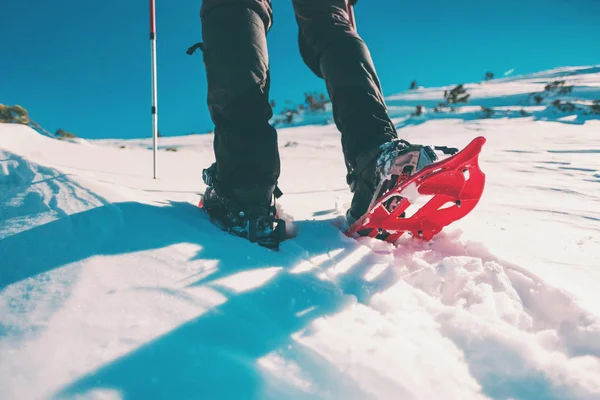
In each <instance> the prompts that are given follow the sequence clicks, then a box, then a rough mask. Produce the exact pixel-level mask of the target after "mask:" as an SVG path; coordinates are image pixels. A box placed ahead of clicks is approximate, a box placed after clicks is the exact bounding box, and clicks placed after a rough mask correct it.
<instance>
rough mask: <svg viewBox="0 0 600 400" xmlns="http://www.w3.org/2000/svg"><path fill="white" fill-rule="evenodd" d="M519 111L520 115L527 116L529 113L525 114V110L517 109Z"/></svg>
mask: <svg viewBox="0 0 600 400" xmlns="http://www.w3.org/2000/svg"><path fill="white" fill-rule="evenodd" d="M519 113H520V114H521V117H527V116H529V114H527V111H525V110H523V109H521V111H519Z"/></svg>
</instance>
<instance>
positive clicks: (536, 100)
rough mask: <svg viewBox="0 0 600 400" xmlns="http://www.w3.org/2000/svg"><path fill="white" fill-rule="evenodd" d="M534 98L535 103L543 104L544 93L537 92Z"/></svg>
mask: <svg viewBox="0 0 600 400" xmlns="http://www.w3.org/2000/svg"><path fill="white" fill-rule="evenodd" d="M533 100H534V101H535V104H541V103H542V101H543V100H544V98H543V97H542V95H539V94H536V95H535V96H533Z"/></svg>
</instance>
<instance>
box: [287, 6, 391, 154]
mask: <svg viewBox="0 0 600 400" xmlns="http://www.w3.org/2000/svg"><path fill="white" fill-rule="evenodd" d="M293 1H294V10H295V13H296V19H297V22H298V27H299V42H300V43H299V44H300V52H301V54H302V57H303V59H304V61H305V63H306V64H307V65H308V66H309V68H310V69H311V70H312V71H313V72H314V73H315V74H317V75H318V76H320V77H321V78H323V79H325V83H326V85H327V91H328V93H329V97H330V99H331V102H332V106H333V115H334V120H335V123H336V126H337V127H338V129H339V130H340V132H341V133H342V147H343V150H344V155H345V157H346V162H347V163H349V164H350V165H354V163H355V159H356V156H357V155H358V154H359V153H361V152H362V151H364V150H368V149H372V148H374V147H376V146H378V145H380V144H382V143H386V142H389V141H390V140H391V139H394V138H396V137H397V133H396V129H395V127H394V124H393V123H392V122H391V121H390V118H389V117H388V115H387V108H386V106H385V102H384V99H383V94H382V90H381V86H380V83H379V80H378V78H377V73H376V72H375V67H374V66H373V61H372V60H371V56H370V54H369V50H368V49H367V46H366V45H365V43H364V42H363V41H362V39H361V38H360V37H359V36H358V34H357V33H356V32H355V31H354V30H353V28H352V25H351V24H350V21H349V18H348V14H347V11H346V2H345V0H293Z"/></svg>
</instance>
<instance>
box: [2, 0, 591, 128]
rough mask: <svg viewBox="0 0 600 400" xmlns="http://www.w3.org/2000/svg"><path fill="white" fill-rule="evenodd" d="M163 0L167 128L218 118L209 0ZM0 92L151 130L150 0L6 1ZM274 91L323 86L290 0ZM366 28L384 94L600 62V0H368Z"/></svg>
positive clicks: (207, 124) (278, 43) (275, 55)
mask: <svg viewBox="0 0 600 400" xmlns="http://www.w3.org/2000/svg"><path fill="white" fill-rule="evenodd" d="M156 1H157V31H158V32H157V35H158V42H157V43H158V44H157V46H158V79H159V91H158V96H159V112H160V114H159V129H160V131H161V132H162V133H163V135H166V136H173V135H179V134H186V133H190V132H199V133H202V132H207V131H210V130H211V129H212V127H213V126H212V122H211V121H210V118H209V115H208V111H207V109H206V100H205V99H206V81H205V79H206V78H205V74H204V69H203V65H202V60H201V56H200V54H197V55H195V56H192V57H190V56H188V55H186V54H185V51H186V49H187V48H188V47H189V46H190V45H192V44H194V43H195V42H197V41H199V40H201V25H200V18H199V9H200V4H201V2H200V1H199V0H178V1H176V2H175V1H166V0H156ZM2 3H3V4H2V13H0V37H2V38H3V39H4V40H3V46H2V47H3V51H2V57H0V76H1V77H2V78H1V80H0V82H1V83H0V103H5V104H21V105H23V106H24V107H26V108H27V109H28V110H29V112H30V115H31V116H32V118H33V119H35V120H36V121H38V122H39V123H40V124H41V125H42V126H44V127H45V128H46V129H48V130H50V131H55V130H56V129H57V128H62V129H65V130H68V131H72V132H74V133H75V134H77V135H78V136H81V137H85V138H139V137H146V136H150V135H151V129H152V128H151V126H152V125H151V118H150V105H151V86H150V83H151V80H150V42H149V36H148V35H149V34H148V30H149V27H148V1H147V0H127V1H123V0H105V1H96V2H90V1H79V0H78V1H75V0H56V1H52V2H49V1H44V0H3V1H2ZM273 8H274V12H275V16H274V20H275V22H274V26H273V29H272V30H271V32H270V33H269V36H268V42H269V50H270V55H271V68H272V91H271V97H272V98H273V99H274V100H276V101H277V102H279V103H280V104H282V103H283V102H284V100H287V99H290V100H292V101H301V100H302V98H303V93H304V92H306V91H324V90H325V86H324V84H323V82H322V81H321V80H319V79H317V78H315V77H314V76H313V75H312V74H311V72H310V71H309V70H308V69H307V68H306V67H305V66H304V64H303V63H302V61H301V59H300V56H299V52H298V49H297V45H296V35H297V28H296V25H295V21H294V18H293V11H292V6H291V0H273ZM356 14H357V20H358V21H357V22H358V28H359V33H360V34H361V35H362V36H363V38H364V40H365V41H366V43H367V44H368V45H369V47H370V50H371V53H372V55H373V58H374V60H375V65H376V68H377V70H378V72H379V75H380V78H381V81H382V84H383V89H384V93H385V94H386V95H391V94H394V93H398V92H400V91H403V90H405V89H406V88H407V87H408V85H409V83H410V81H411V80H413V79H416V80H417V81H418V82H419V84H420V85H423V86H439V85H445V84H454V83H460V82H467V81H476V80H480V79H481V78H482V77H483V75H484V73H485V72H486V71H493V72H494V73H495V74H496V76H500V75H502V74H503V73H504V72H505V71H507V70H510V69H515V72H514V73H515V74H521V73H528V72H534V71H538V70H543V69H549V68H553V67H556V66H562V65H590V64H600V51H599V50H598V43H600V29H598V21H599V20H600V1H598V0H505V1H495V2H486V1H481V0H478V1H474V0H457V1H453V2H449V1H446V0H428V1H425V2H419V1H404V0H359V2H358V5H357V7H356Z"/></svg>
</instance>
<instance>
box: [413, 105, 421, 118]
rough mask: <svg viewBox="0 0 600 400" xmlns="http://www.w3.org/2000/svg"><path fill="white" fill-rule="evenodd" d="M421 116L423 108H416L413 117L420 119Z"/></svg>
mask: <svg viewBox="0 0 600 400" xmlns="http://www.w3.org/2000/svg"><path fill="white" fill-rule="evenodd" d="M422 114H423V106H417V107H416V110H415V115H416V116H417V117H420V116H421V115H422Z"/></svg>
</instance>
